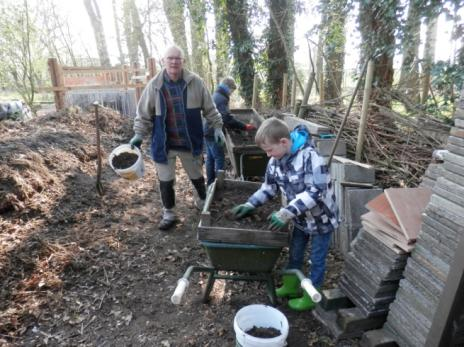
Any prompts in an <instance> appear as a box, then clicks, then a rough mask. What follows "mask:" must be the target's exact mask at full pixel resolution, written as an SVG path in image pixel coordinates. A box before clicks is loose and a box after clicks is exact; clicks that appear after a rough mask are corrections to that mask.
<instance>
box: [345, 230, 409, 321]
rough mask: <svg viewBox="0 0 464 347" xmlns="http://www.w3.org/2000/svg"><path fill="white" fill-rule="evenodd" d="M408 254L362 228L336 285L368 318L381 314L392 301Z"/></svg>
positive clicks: (386, 310)
mask: <svg viewBox="0 0 464 347" xmlns="http://www.w3.org/2000/svg"><path fill="white" fill-rule="evenodd" d="M407 258H408V254H407V253H406V252H404V251H403V252H401V251H398V250H394V249H392V248H390V247H388V246H387V245H385V244H384V243H383V242H381V241H379V240H378V239H377V238H376V237H374V236H373V235H371V234H370V233H368V232H366V231H365V230H364V229H361V230H360V231H359V233H358V235H357V237H356V239H355V240H354V241H353V243H352V244H351V251H350V252H349V253H348V255H347V256H346V259H345V269H344V271H343V274H342V276H341V278H340V281H339V286H340V288H341V289H342V290H343V292H344V293H345V294H346V296H347V297H348V298H349V299H350V300H351V301H352V302H353V303H354V304H356V306H357V307H358V308H359V309H361V311H362V312H363V313H364V314H365V315H366V316H367V317H375V316H379V315H384V314H386V313H387V312H388V306H389V305H390V303H391V302H392V301H393V300H394V298H395V294H396V290H397V289H398V284H399V281H400V279H401V278H402V275H403V269H404V267H405V265H406V260H407Z"/></svg>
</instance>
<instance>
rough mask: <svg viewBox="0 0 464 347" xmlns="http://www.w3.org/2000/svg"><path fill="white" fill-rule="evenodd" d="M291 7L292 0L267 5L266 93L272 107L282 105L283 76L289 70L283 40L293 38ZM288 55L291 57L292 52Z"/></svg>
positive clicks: (280, 0)
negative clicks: (268, 14)
mask: <svg viewBox="0 0 464 347" xmlns="http://www.w3.org/2000/svg"><path fill="white" fill-rule="evenodd" d="M292 5H293V1H292V0H269V3H268V6H269V12H270V16H269V34H268V38H267V41H268V44H267V47H268V49H267V55H268V66H267V76H268V77H267V78H268V81H267V93H268V96H269V100H270V103H271V105H272V106H274V107H280V106H281V105H282V88H283V85H282V82H283V76H284V74H285V73H288V70H289V69H288V67H289V57H288V56H287V49H286V47H285V43H284V40H286V41H288V40H289V38H291V37H292V36H293V32H290V18H291V17H292V15H291V12H292V11H293V8H292ZM281 33H282V34H283V35H281ZM282 36H283V37H282ZM288 54H289V55H290V54H292V55H293V51H291V52H288Z"/></svg>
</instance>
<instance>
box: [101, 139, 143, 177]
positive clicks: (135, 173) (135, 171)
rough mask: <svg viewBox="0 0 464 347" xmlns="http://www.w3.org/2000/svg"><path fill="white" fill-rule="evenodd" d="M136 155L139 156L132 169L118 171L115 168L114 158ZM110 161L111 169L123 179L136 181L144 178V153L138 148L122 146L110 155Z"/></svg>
mask: <svg viewBox="0 0 464 347" xmlns="http://www.w3.org/2000/svg"><path fill="white" fill-rule="evenodd" d="M124 152H126V153H135V154H137V156H138V159H137V161H136V162H135V163H134V165H132V166H131V167H128V168H126V169H116V168H115V167H114V166H113V158H114V157H115V156H117V155H119V154H121V153H124ZM108 161H109V163H110V166H111V168H112V169H113V170H114V171H115V172H116V173H117V174H118V175H119V176H121V177H123V178H125V179H127V180H136V179H138V178H141V177H143V174H144V173H145V166H144V165H143V157H142V152H140V149H138V148H137V147H135V146H134V147H133V148H132V146H131V145H129V144H124V145H121V146H118V147H116V148H115V149H113V151H112V152H111V153H110V155H109V157H108Z"/></svg>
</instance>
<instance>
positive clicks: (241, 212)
mask: <svg viewBox="0 0 464 347" xmlns="http://www.w3.org/2000/svg"><path fill="white" fill-rule="evenodd" d="M254 210H255V207H254V206H253V205H252V204H250V203H249V202H247V203H245V204H241V205H237V206H235V207H234V208H232V210H230V211H231V212H232V214H233V215H234V216H235V218H243V217H245V216H248V215H250V214H252V213H253V212H254Z"/></svg>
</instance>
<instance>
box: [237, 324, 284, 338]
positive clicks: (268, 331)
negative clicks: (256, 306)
mask: <svg viewBox="0 0 464 347" xmlns="http://www.w3.org/2000/svg"><path fill="white" fill-rule="evenodd" d="M245 332H246V333H247V334H248V335H251V336H253V337H261V338H265V339H270V338H273V337H277V336H280V335H281V333H280V330H277V329H276V328H262V327H257V326H253V328H251V329H250V330H247V331H245Z"/></svg>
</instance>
